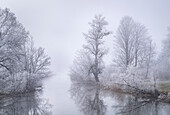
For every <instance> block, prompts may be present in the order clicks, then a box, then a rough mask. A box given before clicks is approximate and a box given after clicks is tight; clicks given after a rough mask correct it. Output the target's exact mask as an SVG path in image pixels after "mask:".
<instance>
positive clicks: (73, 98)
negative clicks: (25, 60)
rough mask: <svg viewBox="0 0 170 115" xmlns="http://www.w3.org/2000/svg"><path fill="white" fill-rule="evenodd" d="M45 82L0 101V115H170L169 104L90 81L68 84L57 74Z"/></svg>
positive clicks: (66, 80) (65, 78) (68, 81)
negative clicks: (41, 86) (40, 88)
mask: <svg viewBox="0 0 170 115" xmlns="http://www.w3.org/2000/svg"><path fill="white" fill-rule="evenodd" d="M59 76H60V77H52V78H49V79H46V80H45V81H44V90H43V92H34V93H29V94H25V95H22V96H13V97H6V98H3V99H1V100H0V115H116V114H120V115H170V105H169V104H164V103H157V102H148V100H142V99H136V98H135V97H133V96H130V95H127V94H122V93H118V92H111V91H107V90H103V89H101V88H100V87H98V86H96V85H93V84H71V82H70V80H69V76H67V75H65V74H60V75H59Z"/></svg>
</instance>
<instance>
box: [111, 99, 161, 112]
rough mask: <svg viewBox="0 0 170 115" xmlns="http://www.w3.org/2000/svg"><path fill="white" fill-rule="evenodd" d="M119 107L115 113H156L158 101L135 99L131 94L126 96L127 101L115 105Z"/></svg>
mask: <svg viewBox="0 0 170 115" xmlns="http://www.w3.org/2000/svg"><path fill="white" fill-rule="evenodd" d="M114 107H118V108H119V112H118V113H117V114H121V115H158V103H157V102H154V101H153V102H152V101H151V100H142V99H137V98H135V97H132V96H128V97H127V101H126V102H125V104H124V105H123V106H120V105H117V106H114Z"/></svg>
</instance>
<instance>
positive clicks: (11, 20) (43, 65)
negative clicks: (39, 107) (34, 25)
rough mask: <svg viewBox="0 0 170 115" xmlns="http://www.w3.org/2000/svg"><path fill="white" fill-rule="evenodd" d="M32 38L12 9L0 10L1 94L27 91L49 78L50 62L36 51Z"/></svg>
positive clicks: (37, 49)
mask: <svg viewBox="0 0 170 115" xmlns="http://www.w3.org/2000/svg"><path fill="white" fill-rule="evenodd" d="M29 39H30V35H29V33H28V32H27V31H26V30H25V28H24V27H23V26H22V24H21V23H19V21H18V20H17V18H16V16H15V15H14V13H12V12H10V10H9V9H0V93H2V92H3V93H6V92H8V93H9V92H15V93H16V92H21V91H24V90H25V89H26V88H25V87H26V86H27V83H28V81H30V80H31V81H32V83H30V85H29V86H31V87H32V88H35V87H34V85H35V84H36V83H39V81H40V79H42V78H44V77H46V76H48V75H49V73H50V72H49V69H48V67H49V64H50V58H49V56H47V55H46V54H45V52H44V49H43V48H35V46H34V45H33V41H32V42H30V41H29Z"/></svg>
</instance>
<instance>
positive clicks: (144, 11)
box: [0, 0, 170, 73]
mask: <svg viewBox="0 0 170 115" xmlns="http://www.w3.org/2000/svg"><path fill="white" fill-rule="evenodd" d="M0 7H1V8H5V7H7V8H9V9H10V10H11V11H12V12H14V13H15V15H16V17H17V19H18V20H19V22H21V23H22V24H23V25H24V27H25V28H26V29H27V30H28V31H30V34H31V35H32V36H33V38H34V41H35V44H36V46H42V47H44V48H45V49H46V52H47V54H48V55H49V56H50V57H51V58H52V65H51V68H52V70H53V71H54V70H55V72H54V73H57V72H62V71H64V70H65V68H66V67H68V66H70V64H71V63H72V61H73V58H74V56H75V54H76V51H77V50H79V49H81V46H82V44H83V43H84V37H83V35H82V33H83V32H84V33H86V32H87V31H88V28H89V25H88V22H90V21H91V20H92V19H93V18H94V15H95V14H103V16H105V17H106V20H107V21H108V22H109V26H108V29H109V30H111V31H113V35H111V36H109V37H108V39H106V41H107V42H106V46H107V47H109V48H110V49H112V48H113V46H112V41H113V39H114V37H113V36H114V33H115V31H116V29H117V27H118V25H119V22H120V20H121V18H122V17H123V16H127V15H128V16H131V17H132V18H133V19H134V20H135V21H138V22H140V23H142V24H144V25H145V26H146V27H147V28H148V29H149V33H150V35H151V36H152V39H153V41H154V42H155V43H156V45H157V47H158V49H160V46H161V41H162V40H163V39H164V38H165V37H166V34H167V26H169V25H170V13H169V11H170V10H169V7H170V1H169V0H0ZM109 53H110V55H111V53H112V50H110V52H109ZM112 55H114V54H112ZM108 57H109V56H108ZM109 59H110V58H108V60H109ZM110 60H111V59H110ZM110 60H109V61H108V62H110Z"/></svg>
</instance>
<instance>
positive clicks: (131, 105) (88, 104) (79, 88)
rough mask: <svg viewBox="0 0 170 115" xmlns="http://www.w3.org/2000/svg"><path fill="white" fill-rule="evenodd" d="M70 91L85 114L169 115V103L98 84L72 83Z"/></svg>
mask: <svg viewBox="0 0 170 115" xmlns="http://www.w3.org/2000/svg"><path fill="white" fill-rule="evenodd" d="M70 93H71V97H72V99H73V100H74V101H75V103H76V105H77V107H78V108H79V110H80V111H81V112H82V113H83V114H84V115H116V114H120V115H169V111H170V105H169V104H164V103H158V102H155V101H154V100H148V99H146V100H144V99H139V98H135V97H133V96H131V95H127V94H122V93H118V92H113V91H108V90H103V89H101V88H100V87H98V86H96V85H89V84H88V85H87V84H84V85H82V84H72V85H71V88H70ZM108 98H109V99H108ZM109 106H110V107H109ZM109 108H110V109H109Z"/></svg>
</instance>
